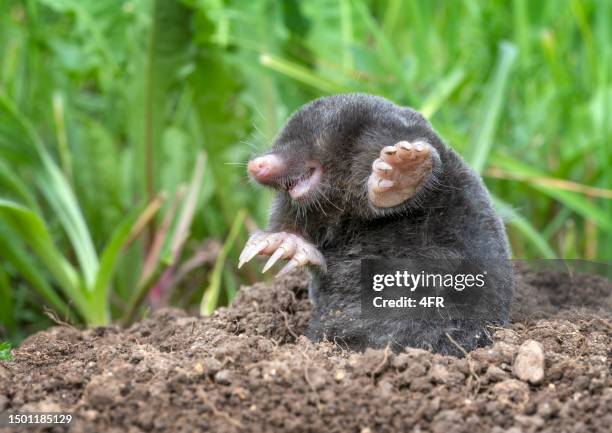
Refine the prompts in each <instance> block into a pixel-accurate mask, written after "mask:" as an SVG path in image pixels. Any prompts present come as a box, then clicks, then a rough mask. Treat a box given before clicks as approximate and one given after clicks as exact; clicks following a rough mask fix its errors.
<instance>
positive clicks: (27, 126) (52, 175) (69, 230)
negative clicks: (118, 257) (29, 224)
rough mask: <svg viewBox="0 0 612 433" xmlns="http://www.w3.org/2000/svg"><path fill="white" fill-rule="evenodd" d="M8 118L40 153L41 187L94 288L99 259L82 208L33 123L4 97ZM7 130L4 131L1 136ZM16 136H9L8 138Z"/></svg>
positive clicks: (1, 113)
mask: <svg viewBox="0 0 612 433" xmlns="http://www.w3.org/2000/svg"><path fill="white" fill-rule="evenodd" d="M3 118H7V119H8V120H10V121H11V124H12V125H13V130H12V131H15V133H19V134H20V135H21V140H20V142H21V143H22V145H25V146H26V147H28V148H29V149H31V150H33V151H35V152H36V154H37V156H38V161H39V162H40V163H41V165H42V168H43V173H42V174H41V176H40V178H39V182H38V183H39V187H40V188H41V190H42V191H43V193H44V194H45V195H46V197H47V200H49V203H50V204H51V206H52V207H53V209H54V211H55V212H56V213H57V215H58V217H59V219H60V221H61V223H62V226H63V227H64V230H65V231H66V234H67V235H68V237H69V238H70V240H71V243H72V246H73V248H74V250H75V253H76V255H77V258H78V260H79V264H80V265H81V268H82V272H83V276H84V277H85V283H86V285H87V287H88V288H91V287H92V285H93V282H94V278H95V275H96V273H97V271H98V258H97V256H96V252H95V249H94V247H93V242H92V240H91V237H90V235H89V232H88V230H87V225H86V224H85V221H84V219H83V216H82V214H81V211H80V209H79V206H78V203H77V200H76V197H75V196H74V193H73V192H72V189H71V187H70V185H69V183H68V181H67V180H66V179H65V177H64V176H63V174H62V172H61V170H60V169H59V168H58V167H57V165H56V164H55V162H54V161H53V159H52V158H51V156H50V155H49V153H48V152H47V150H46V149H45V147H44V146H43V144H42V142H41V140H40V138H39V137H38V135H37V134H36V132H35V131H34V128H33V127H32V125H31V123H30V122H29V121H28V120H27V119H26V118H25V117H24V116H23V115H21V114H20V113H19V112H18V111H17V109H15V108H14V107H13V105H12V104H11V103H10V102H9V101H8V100H6V99H5V98H3V97H2V95H0V120H2V119H3ZM3 132H4V130H3V129H2V128H0V137H2V133H3ZM12 136H13V135H9V136H8V138H10V137H12Z"/></svg>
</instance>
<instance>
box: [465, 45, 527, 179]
mask: <svg viewBox="0 0 612 433" xmlns="http://www.w3.org/2000/svg"><path fill="white" fill-rule="evenodd" d="M516 57H517V49H516V47H515V46H514V45H513V44H511V43H509V42H501V43H500V44H499V53H498V56H497V64H496V65H495V71H494V73H493V76H492V77H491V81H490V82H489V85H488V86H487V93H486V99H485V101H484V104H483V106H482V112H481V115H480V121H479V122H478V123H476V125H478V126H477V128H478V130H477V132H476V137H475V139H474V145H473V148H472V153H471V156H470V158H469V163H470V165H471V167H472V168H473V169H474V170H476V171H477V172H478V173H482V170H483V169H484V167H485V164H486V163H487V158H488V156H489V151H490V150H491V145H492V144H493V136H494V135H495V130H496V129H497V123H498V121H499V116H500V113H501V110H502V106H503V102H504V96H505V95H506V89H507V87H508V78H509V77H510V70H511V68H512V65H513V64H514V61H515V60H516Z"/></svg>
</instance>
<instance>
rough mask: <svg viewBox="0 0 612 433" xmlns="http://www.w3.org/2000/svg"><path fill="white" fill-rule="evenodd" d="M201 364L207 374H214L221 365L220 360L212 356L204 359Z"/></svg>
mask: <svg viewBox="0 0 612 433" xmlns="http://www.w3.org/2000/svg"><path fill="white" fill-rule="evenodd" d="M202 366H203V367H204V369H205V370H206V373H208V375H209V376H214V375H215V374H216V373H217V372H218V371H219V370H221V368H222V367H223V365H222V364H221V362H220V361H219V360H218V359H217V358H213V357H210V358H206V359H204V360H203V361H202Z"/></svg>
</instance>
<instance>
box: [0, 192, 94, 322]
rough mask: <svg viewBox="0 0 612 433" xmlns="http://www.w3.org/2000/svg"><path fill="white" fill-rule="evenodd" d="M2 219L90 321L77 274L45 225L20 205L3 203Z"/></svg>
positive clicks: (2, 201) (0, 200)
mask: <svg viewBox="0 0 612 433" xmlns="http://www.w3.org/2000/svg"><path fill="white" fill-rule="evenodd" d="M0 218H1V219H3V220H4V221H5V222H6V223H7V224H8V225H9V226H11V227H12V228H13V230H15V231H16V232H17V233H19V235H20V236H21V238H22V240H23V241H24V242H25V243H27V244H28V245H29V246H30V248H32V250H33V251H34V252H35V253H36V254H37V255H38V257H40V259H41V260H42V261H43V263H44V264H45V265H46V266H47V268H48V270H49V272H50V273H51V274H52V275H53V276H54V277H55V279H56V280H57V282H58V283H59V285H60V287H61V288H62V289H63V290H64V293H65V294H66V296H67V297H68V298H69V299H70V300H71V301H73V302H74V303H75V305H76V306H77V308H79V309H80V311H81V313H82V315H83V316H84V317H88V311H87V310H88V309H87V301H86V298H85V297H84V296H83V293H81V291H80V287H81V286H80V280H79V276H78V274H77V273H76V272H75V270H74V268H73V267H72V266H71V265H70V263H69V262H68V261H67V260H66V259H65V258H64V257H63V256H62V255H61V253H60V252H59V251H58V250H57V248H56V247H55V245H54V244H53V241H52V239H51V236H50V235H49V231H48V230H47V227H46V225H45V223H44V221H43V220H42V219H41V218H40V217H39V216H38V215H36V214H35V213H34V212H32V211H31V210H29V209H27V208H25V207H23V206H21V205H20V204H18V203H16V202H13V201H10V200H5V199H0Z"/></svg>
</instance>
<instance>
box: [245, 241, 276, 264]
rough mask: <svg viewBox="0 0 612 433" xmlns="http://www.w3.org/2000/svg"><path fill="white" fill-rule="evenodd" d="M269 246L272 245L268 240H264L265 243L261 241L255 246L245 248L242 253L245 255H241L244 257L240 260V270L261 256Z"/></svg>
mask: <svg viewBox="0 0 612 433" xmlns="http://www.w3.org/2000/svg"><path fill="white" fill-rule="evenodd" d="M269 245H270V243H269V242H268V240H266V239H264V240H263V241H260V242H258V243H256V244H255V245H253V246H250V247H247V248H245V249H244V251H243V252H242V254H244V255H243V256H242V255H241V256H242V257H241V259H240V264H239V265H238V268H240V266H242V265H243V264H244V263H246V262H248V261H250V260H251V259H252V258H253V257H255V256H256V255H257V254H259V252H260V251H261V250H263V249H266V248H267V247H268V246H269Z"/></svg>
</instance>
